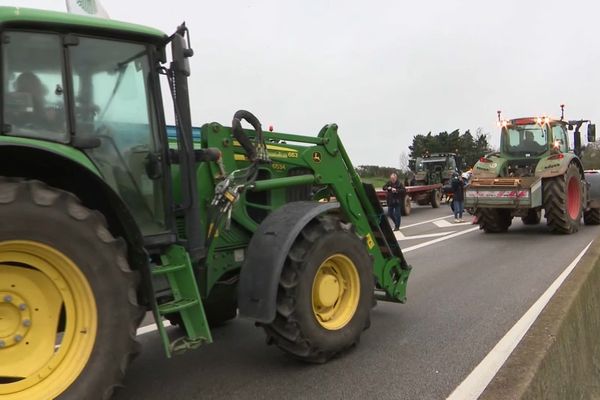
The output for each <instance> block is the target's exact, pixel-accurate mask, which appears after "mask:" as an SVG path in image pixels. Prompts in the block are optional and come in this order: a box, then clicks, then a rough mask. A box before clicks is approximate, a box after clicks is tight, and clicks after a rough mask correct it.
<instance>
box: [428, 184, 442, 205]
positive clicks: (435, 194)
mask: <svg viewBox="0 0 600 400" xmlns="http://www.w3.org/2000/svg"><path fill="white" fill-rule="evenodd" d="M430 202H431V207H432V208H440V203H441V202H442V194H441V193H440V191H439V190H437V189H436V190H432V191H431V199H430Z"/></svg>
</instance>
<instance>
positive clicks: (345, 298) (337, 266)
mask: <svg viewBox="0 0 600 400" xmlns="http://www.w3.org/2000/svg"><path fill="white" fill-rule="evenodd" d="M359 299H360V279H359V277H358V271H357V269H356V266H355V265H354V263H353V262H352V260H350V259H349V258H348V257H346V256H345V255H343V254H334V255H332V256H331V257H329V258H327V259H326V260H325V261H323V263H321V265H320V266H319V268H318V269H317V273H316V275H315V279H314V280H313V285H312V308H313V313H314V315H315V318H316V319H317V322H318V323H319V324H320V325H321V326H322V327H323V328H325V329H327V330H331V331H334V330H338V329H342V328H343V327H344V326H346V325H347V324H348V323H349V322H350V320H351V319H352V317H354V314H355V313H356V309H357V307H358V301H359Z"/></svg>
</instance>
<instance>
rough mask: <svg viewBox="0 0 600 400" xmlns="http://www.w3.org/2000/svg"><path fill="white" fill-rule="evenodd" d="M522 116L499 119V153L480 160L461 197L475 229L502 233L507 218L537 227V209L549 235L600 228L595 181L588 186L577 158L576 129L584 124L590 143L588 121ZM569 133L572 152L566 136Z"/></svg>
mask: <svg viewBox="0 0 600 400" xmlns="http://www.w3.org/2000/svg"><path fill="white" fill-rule="evenodd" d="M561 110H562V112H561V118H560V119H552V118H549V117H528V118H517V119H512V120H504V121H503V120H501V118H500V112H498V123H499V125H500V126H501V139H500V151H499V152H497V153H492V154H489V155H487V156H485V157H482V158H481V159H480V160H479V162H477V164H476V165H475V167H474V169H473V178H472V180H471V182H470V184H469V186H468V187H467V189H466V192H465V207H473V208H474V209H475V213H476V216H477V222H478V223H479V226H480V228H481V229H483V230H484V231H485V232H489V233H497V232H505V231H506V230H507V229H508V228H509V226H510V225H511V221H512V218H513V217H520V218H521V219H522V221H523V223H524V224H527V225H533V224H538V223H539V222H540V220H541V216H542V210H544V215H545V217H546V222H547V224H548V227H549V228H550V230H551V231H552V232H556V233H563V234H570V233H574V232H577V230H578V229H579V226H580V221H581V217H582V216H583V219H584V222H585V223H586V224H593V225H596V224H599V223H600V198H599V197H598V196H597V195H596V194H595V193H596V192H597V191H598V189H599V187H598V184H600V182H593V184H592V182H591V180H595V179H596V177H595V176H588V175H587V174H586V173H585V172H584V169H583V165H582V163H581V160H580V158H579V156H580V152H581V133H580V129H581V127H582V126H583V125H585V124H587V139H588V141H589V142H593V141H595V136H596V128H595V125H594V124H591V123H590V121H589V120H573V121H566V120H565V119H564V107H563V106H561ZM568 130H574V151H570V147H569V140H568V135H567V131H568Z"/></svg>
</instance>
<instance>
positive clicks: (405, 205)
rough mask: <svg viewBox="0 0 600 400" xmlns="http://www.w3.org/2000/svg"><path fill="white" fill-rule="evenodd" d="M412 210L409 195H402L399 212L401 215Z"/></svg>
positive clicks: (407, 213)
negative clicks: (402, 199)
mask: <svg viewBox="0 0 600 400" xmlns="http://www.w3.org/2000/svg"><path fill="white" fill-rule="evenodd" d="M411 210H412V205H411V199H410V196H409V195H405V196H404V201H403V202H402V204H401V205H400V214H401V215H403V216H406V215H410V212H411Z"/></svg>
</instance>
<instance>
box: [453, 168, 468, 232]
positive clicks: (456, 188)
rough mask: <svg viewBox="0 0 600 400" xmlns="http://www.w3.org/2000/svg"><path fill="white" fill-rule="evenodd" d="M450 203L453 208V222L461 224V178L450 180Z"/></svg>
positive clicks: (462, 184)
mask: <svg viewBox="0 0 600 400" xmlns="http://www.w3.org/2000/svg"><path fill="white" fill-rule="evenodd" d="M452 192H453V195H452V201H453V205H454V207H452V211H454V222H463V219H462V217H463V211H464V208H465V181H464V180H463V177H462V176H461V175H459V176H458V177H457V178H455V179H453V180H452Z"/></svg>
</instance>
